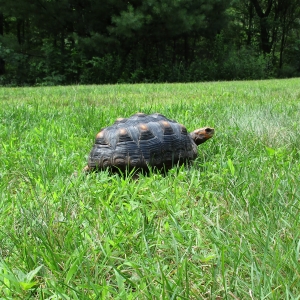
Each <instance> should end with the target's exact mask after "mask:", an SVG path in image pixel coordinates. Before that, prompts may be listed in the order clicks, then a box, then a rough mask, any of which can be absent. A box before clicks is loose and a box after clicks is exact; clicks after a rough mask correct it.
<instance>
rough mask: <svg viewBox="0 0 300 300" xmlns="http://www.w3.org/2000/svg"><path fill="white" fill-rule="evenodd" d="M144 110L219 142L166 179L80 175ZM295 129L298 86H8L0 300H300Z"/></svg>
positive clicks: (0, 155)
mask: <svg viewBox="0 0 300 300" xmlns="http://www.w3.org/2000/svg"><path fill="white" fill-rule="evenodd" d="M136 112H144V113H154V112H160V113H162V114H164V115H166V116H167V117H168V118H171V119H175V120H177V121H178V122H180V123H182V124H184V125H185V126H186V127H187V129H188V130H189V131H191V130H194V129H196V128H199V127H203V126H211V127H214V128H215V130H216V133H215V136H214V137H213V138H212V139H210V140H209V141H207V142H206V143H204V144H203V145H200V146H199V147H198V151H199V156H198V158H197V160H196V161H195V163H194V164H193V166H191V167H181V168H174V169H172V170H171V171H170V172H169V173H168V174H167V175H165V176H164V175H161V174H159V173H153V174H150V175H149V176H143V175H141V176H140V177H139V178H138V179H135V178H131V176H127V177H126V176H125V177H122V176H119V175H116V174H115V175H111V174H109V173H108V172H101V173H97V174H90V175H84V174H83V173H82V171H81V170H82V169H83V167H84V166H85V165H86V162H87V157H88V154H89V152H90V150H91V148H92V145H93V142H94V138H95V135H96V134H97V133H98V132H99V131H100V129H101V128H103V127H106V126H108V125H111V124H112V123H113V122H114V120H115V119H116V118H118V117H128V116H130V115H132V114H134V113H136ZM299 132H300V79H290V80H281V81H280V80H269V81H243V82H226V83H225V82H211V83H194V84H155V85H154V84H139V85H107V86H67V87H37V88H1V89H0V299H72V300H73V299H80V300H81V299H218V300H219V299H276V300H277V299H300V296H299V295H300V202H299V201H300V135H299ZM76 174H77V175H76Z"/></svg>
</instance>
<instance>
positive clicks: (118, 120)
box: [116, 118, 125, 122]
mask: <svg viewBox="0 0 300 300" xmlns="http://www.w3.org/2000/svg"><path fill="white" fill-rule="evenodd" d="M124 119H125V118H118V119H117V120H116V121H117V122H121V121H122V120H124Z"/></svg>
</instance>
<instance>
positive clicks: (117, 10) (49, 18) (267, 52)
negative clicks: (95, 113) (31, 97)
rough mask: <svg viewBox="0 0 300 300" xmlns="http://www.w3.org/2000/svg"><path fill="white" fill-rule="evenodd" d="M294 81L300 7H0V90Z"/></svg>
mask: <svg viewBox="0 0 300 300" xmlns="http://www.w3.org/2000/svg"><path fill="white" fill-rule="evenodd" d="M293 76H300V0H233V1H230V0H128V1H124V0H13V1H8V0H0V84H1V85H50V84H53V85H54V84H74V83H82V84H90V83H95V84H98V83H117V82H119V83H122V82H187V81H189V82H190V81H205V80H233V79H264V78H275V77H293Z"/></svg>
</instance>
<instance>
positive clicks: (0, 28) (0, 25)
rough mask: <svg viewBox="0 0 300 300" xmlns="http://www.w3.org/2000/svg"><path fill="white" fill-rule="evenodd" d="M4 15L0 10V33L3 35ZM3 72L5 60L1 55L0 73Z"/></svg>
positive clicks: (2, 73)
mask: <svg viewBox="0 0 300 300" xmlns="http://www.w3.org/2000/svg"><path fill="white" fill-rule="evenodd" d="M3 23H4V16H3V13H1V12H0V35H2V36H3V34H4V29H3V27H4V24H3ZM4 74H5V61H4V59H3V58H2V57H0V75H4Z"/></svg>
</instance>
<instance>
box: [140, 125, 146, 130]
mask: <svg viewBox="0 0 300 300" xmlns="http://www.w3.org/2000/svg"><path fill="white" fill-rule="evenodd" d="M139 127H140V129H142V130H148V126H147V125H146V124H140V125H139Z"/></svg>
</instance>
